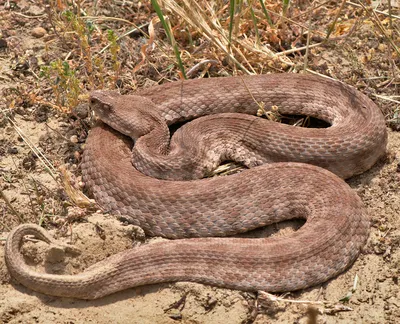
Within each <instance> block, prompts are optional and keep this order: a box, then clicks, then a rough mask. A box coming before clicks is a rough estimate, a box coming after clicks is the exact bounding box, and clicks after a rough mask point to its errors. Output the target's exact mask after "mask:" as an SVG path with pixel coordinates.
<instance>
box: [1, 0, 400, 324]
mask: <svg viewBox="0 0 400 324" xmlns="http://www.w3.org/2000/svg"><path fill="white" fill-rule="evenodd" d="M16 3H17V5H15V3H14V2H12V3H11V7H10V4H9V2H8V1H0V5H1V6H3V7H4V8H5V10H4V12H3V13H0V15H1V16H0V17H1V19H2V20H1V27H2V33H3V35H2V38H1V37H0V66H1V68H0V91H2V93H3V96H2V101H1V102H0V105H1V109H2V110H4V112H6V111H7V114H8V115H7V116H9V117H10V118H12V120H13V121H14V123H15V125H17V126H18V129H19V130H20V131H21V132H22V134H23V135H21V134H20V133H18V131H17V130H18V129H17V127H14V126H13V125H12V124H11V122H10V121H9V120H8V119H7V118H6V115H4V116H2V115H0V128H1V129H0V175H1V177H0V189H1V192H2V194H3V195H4V197H5V198H6V199H7V201H8V203H6V202H5V200H0V239H1V241H0V323H176V322H180V323H399V321H400V287H399V269H400V217H399V216H400V186H399V184H400V156H399V153H398V152H400V133H399V132H398V131H396V128H397V130H398V129H399V128H400V126H399V124H396V121H395V122H393V121H391V122H390V123H388V125H389V124H390V126H391V128H389V127H388V132H389V144H388V154H387V157H386V158H385V159H382V161H379V162H378V163H377V165H376V166H374V167H373V168H372V169H371V170H369V171H368V172H366V173H364V174H362V175H360V176H357V177H354V178H352V179H350V180H349V181H348V183H349V185H350V186H351V187H352V188H353V189H354V190H355V191H357V193H358V194H359V195H360V197H361V198H362V200H363V201H364V203H365V206H366V208H367V209H368V212H369V215H370V217H371V220H372V222H371V224H372V226H371V234H370V238H369V240H368V243H367V245H366V247H365V248H364V250H363V252H362V254H361V255H360V257H359V258H358V259H357V261H356V262H355V263H354V265H353V266H352V267H351V268H350V269H348V270H347V271H346V272H344V273H343V274H341V275H339V276H338V277H337V278H335V279H333V280H330V281H329V282H327V283H325V284H323V285H320V286H317V287H313V288H311V289H307V290H304V291H300V292H294V293H288V294H285V295H281V296H278V297H279V298H281V299H283V300H281V299H279V300H278V301H273V300H271V298H272V297H268V296H267V295H266V294H265V293H263V292H258V293H243V292H240V291H233V290H228V289H221V288H214V287H209V286H204V285H200V284H195V283H171V284H162V285H152V286H145V287H139V288H133V289H129V290H126V291H123V292H119V293H116V294H113V295H111V296H107V297H105V298H101V299H100V300H96V301H84V300H83V301H82V300H75V299H69V298H57V297H51V296H46V295H43V294H40V293H36V292H33V291H31V290H29V289H27V288H25V287H23V286H21V285H20V284H18V283H17V282H16V281H15V280H13V279H12V278H10V276H9V274H8V271H7V268H6V265H5V263H4V257H3V254H4V248H3V247H4V242H5V239H6V237H7V234H8V232H9V231H10V229H12V228H13V227H14V226H16V225H18V224H19V223H22V222H34V223H39V222H40V223H41V224H43V225H44V226H45V227H46V228H47V229H49V230H50V233H51V234H52V235H54V236H55V237H57V239H60V240H61V241H63V242H68V243H73V244H75V246H77V247H79V248H80V249H81V251H82V253H81V255H79V256H66V257H65V258H64V259H62V260H61V261H60V260H58V262H55V261H54V260H52V259H51V258H49V257H48V256H46V251H47V245H46V244H44V243H42V242H35V241H33V242H32V241H29V242H26V243H25V244H24V245H23V247H22V253H23V255H24V256H25V258H26V262H27V263H28V264H29V265H31V266H32V267H33V268H34V269H36V270H37V271H47V272H53V273H69V274H75V273H78V272H80V271H82V270H83V269H85V268H87V267H88V266H90V265H92V264H94V263H95V262H97V261H99V260H102V259H104V258H106V257H108V256H110V255H113V254H115V253H117V252H119V251H123V250H126V249H128V248H138V246H139V245H141V244H148V243H149V242H150V243H151V242H152V241H154V240H159V239H157V238H145V239H144V238H143V235H142V233H141V232H140V229H138V228H136V227H133V226H132V225H126V224H124V223H122V222H120V221H118V220H117V219H115V217H113V216H112V215H105V214H102V213H101V212H100V211H98V212H95V213H92V212H89V211H87V210H84V209H80V208H78V207H74V205H73V204H72V203H71V198H70V197H69V196H68V195H67V194H66V191H65V187H64V186H62V184H61V181H60V178H59V176H58V177H57V178H56V180H55V179H53V178H52V176H51V175H50V174H49V173H48V172H47V171H46V168H45V167H44V166H43V164H42V163H41V162H40V160H39V159H38V158H37V156H36V155H35V154H33V153H32V151H31V149H30V147H29V145H28V144H27V141H26V140H24V139H23V138H22V137H24V138H26V139H29V141H30V142H31V144H32V145H33V146H35V147H37V148H39V149H40V150H41V151H42V152H43V153H44V154H45V156H46V157H47V158H48V159H49V160H50V162H51V163H52V164H53V165H54V166H55V167H58V166H60V165H64V164H66V165H67V168H68V169H69V170H70V171H71V172H72V173H74V176H72V178H71V179H70V181H75V182H76V184H77V186H78V187H79V181H80V178H79V162H80V156H81V153H82V150H83V148H84V141H85V138H86V135H87V130H88V129H89V119H88V117H87V105H86V104H85V102H84V100H82V104H81V105H79V106H78V108H76V109H75V110H74V111H73V112H72V113H67V114H63V113H61V112H60V111H58V110H57V109H52V108H49V107H48V105H44V104H43V102H44V101H45V99H46V100H50V99H49V98H50V97H51V96H54V95H53V94H52V92H51V91H52V87H51V84H50V83H48V80H47V81H46V80H42V79H40V76H39V66H40V65H45V64H46V62H47V63H48V62H49V60H51V59H50V58H49V56H50V57H51V58H53V59H54V57H55V56H57V55H59V54H57V53H59V52H54V53H51V50H50V54H49V49H48V48H47V47H48V46H50V45H51V42H52V41H53V39H54V38H52V37H51V35H53V33H52V26H51V24H49V22H48V20H47V18H46V17H47V16H46V13H45V11H44V9H43V5H41V6H40V5H38V6H37V5H35V4H34V3H33V2H29V1H20V2H18V1H17V2H16ZM135 3H136V2H135ZM13 4H14V5H15V6H14V5H13ZM13 6H14V7H13ZM108 14H109V15H110V12H108ZM114 14H115V15H117V14H118V13H114ZM396 22H398V20H397V21H396ZM37 27H41V28H43V30H44V31H42V30H36V32H38V33H39V34H40V32H43V33H44V34H43V35H38V34H35V33H33V30H34V29H35V28H37ZM397 28H399V24H397ZM370 29H372V28H371V25H369V26H367V27H366V28H363V27H361V28H360V29H358V30H357V33H356V34H355V35H354V36H352V38H349V39H347V40H346V42H344V43H340V42H338V43H334V44H330V45H329V46H325V47H323V48H320V49H316V50H315V51H314V52H312V53H310V63H309V65H310V68H312V69H314V70H316V71H318V72H319V73H324V74H327V75H330V76H332V77H335V78H337V79H340V80H342V81H345V82H348V83H350V84H353V85H354V86H357V87H358V88H359V89H360V90H361V91H363V92H364V93H366V94H367V95H370V97H371V98H372V99H373V100H377V99H376V96H374V95H373V94H380V95H386V96H393V95H396V94H397V95H398V93H399V91H398V90H399V87H400V83H399V78H398V75H397V78H396V76H393V75H391V73H392V72H391V71H392V70H391V69H392V68H393V66H392V65H393V64H394V65H396V64H399V58H398V57H397V59H388V56H387V48H388V45H387V43H385V40H384V39H383V37H378V36H376V33H375V32H373V31H371V30H370ZM398 39H399V38H397V40H398ZM139 41H140V39H139V40H138V39H132V40H130V39H129V40H126V43H124V46H126V47H127V48H128V49H129V48H131V46H133V45H132V43H129V42H139ZM136 48H137V47H136ZM371 48H374V49H375V52H374V53H372V54H371V51H370V49H371ZM58 50H59V51H60V49H58ZM125 50H127V49H125ZM135 51H136V52H135V54H134V55H136V56H137V57H136V60H137V61H138V60H139V58H140V55H139V49H137V50H135ZM355 52H356V53H357V55H360V56H363V57H364V56H367V55H375V57H374V58H373V59H371V58H370V59H368V57H367V58H365V57H364V59H358V58H355V59H354V55H356V54H355ZM154 56H155V57H156V56H157V55H154ZM293 59H294V60H296V59H297V58H296V57H294V58H293ZM354 62H356V63H354ZM23 63H26V64H27V65H28V67H26V66H25V67H24V65H23ZM125 63H126V62H125ZM126 64H127V63H126ZM163 64H166V63H165V62H164V63H163ZM144 69H145V71H146V73H147V74H143V75H144V76H143V78H142V79H140V78H139V79H138V80H139V81H138V84H139V86H141V85H143V84H146V82H147V81H148V80H154V79H156V80H157V81H159V78H157V77H155V76H154V75H152V74H151V71H152V70H151V69H147V70H146V67H145V68H144ZM360 69H361V70H360ZM355 71H357V73H355ZM360 71H361V72H360ZM393 71H397V72H398V69H397V70H396V69H395V70H393ZM128 72H129V71H128ZM128 72H127V73H128ZM214 72H215V71H214ZM129 73H131V72H129ZM355 75H356V77H354V76H355ZM382 76H383V77H382ZM374 77H377V78H378V77H379V78H381V77H382V78H381V79H379V78H378V79H374ZM385 77H386V78H387V79H389V80H391V82H387V83H384V84H383V83H382V84H379V83H380V82H382V80H383V81H385V80H386V78H385ZM143 80H146V82H144V81H143ZM371 80H372V81H371ZM46 82H47V83H46ZM125 91H126V92H129V87H125ZM28 93H31V94H34V95H35V96H41V97H40V98H36V100H32V97H29V96H28V95H27V94H28ZM10 94H11V95H10ZM13 94H14V96H13ZM15 94H17V95H16V96H15ZM46 94H47V97H46ZM21 98H23V99H21ZM27 98H28V99H29V98H30V99H29V100H28V99H27ZM393 98H394V97H393ZM397 100H398V97H397ZM376 103H377V104H378V106H379V107H380V108H381V109H382V111H383V112H384V114H385V116H386V117H387V119H388V121H389V120H390V119H393V117H395V116H396V115H395V114H394V112H395V109H396V107H397V109H399V104H398V103H397V104H396V103H394V102H393V101H390V102H389V101H386V100H378V101H376ZM8 108H11V111H8ZM397 122H398V123H399V121H397ZM56 170H57V169H56ZM56 175H59V171H56ZM75 176H76V179H75ZM10 206H11V207H12V208H13V209H14V210H15V212H13V211H12V210H11V207H10ZM293 226H294V225H293V224H284V225H282V226H278V227H272V228H269V229H267V230H268V231H270V232H272V233H275V234H273V235H277V234H276V232H279V229H280V228H281V227H283V228H284V229H286V228H287V227H289V228H290V227H293ZM282 232H283V233H284V232H285V230H283V231H280V232H279V234H278V235H282ZM356 277H358V282H357V285H356V287H355V289H354V290H353V291H352V288H353V285H354V282H355V280H356V279H355V278H356ZM346 296H347V298H345V299H347V300H345V301H343V298H344V297H346ZM286 300H290V301H295V303H293V302H288V301H286Z"/></svg>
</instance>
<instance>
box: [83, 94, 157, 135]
mask: <svg viewBox="0 0 400 324" xmlns="http://www.w3.org/2000/svg"><path fill="white" fill-rule="evenodd" d="M89 100H90V108H91V109H92V110H93V111H94V112H95V114H96V115H97V116H98V118H100V119H101V120H102V121H103V122H104V123H106V124H107V125H108V126H110V127H112V128H114V129H115V130H117V131H119V132H120V133H122V134H124V135H127V136H129V137H131V138H132V139H133V140H137V139H138V138H139V137H141V136H143V135H145V134H148V133H150V132H151V131H152V130H153V129H154V128H156V127H157V126H159V125H160V124H161V123H163V120H162V118H161V117H160V116H158V114H157V113H156V109H155V105H154V103H153V102H152V101H151V100H150V99H148V98H145V97H142V96H135V95H120V94H119V93H118V92H116V91H105V90H96V91H92V92H91V93H90V99H89Z"/></svg>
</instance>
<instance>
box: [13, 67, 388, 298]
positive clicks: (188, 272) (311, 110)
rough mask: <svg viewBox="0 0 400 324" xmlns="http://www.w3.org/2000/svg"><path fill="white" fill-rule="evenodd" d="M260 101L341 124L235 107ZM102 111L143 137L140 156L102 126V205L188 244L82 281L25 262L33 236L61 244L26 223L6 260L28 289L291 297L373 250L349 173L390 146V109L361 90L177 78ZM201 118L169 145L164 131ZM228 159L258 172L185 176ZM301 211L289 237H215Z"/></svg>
mask: <svg viewBox="0 0 400 324" xmlns="http://www.w3.org/2000/svg"><path fill="white" fill-rule="evenodd" d="M260 104H261V105H263V106H264V107H265V108H266V109H267V108H269V107H271V106H277V107H278V108H279V112H280V113H283V114H295V115H310V116H314V117H317V118H319V119H322V120H325V121H326V122H329V123H330V124H331V127H329V128H324V129H305V128H299V127H292V126H288V125H283V124H279V123H273V122H271V121H268V120H265V119H261V118H257V117H254V116H247V115H243V114H240V115H239V114H237V112H239V113H248V114H252V115H255V113H256V111H257V109H259V105H260ZM91 105H92V106H93V107H94V109H95V110H96V112H97V113H98V114H99V115H100V117H101V118H102V119H103V121H105V122H106V123H108V124H109V125H111V126H112V127H114V128H117V129H118V130H119V131H120V132H122V133H124V134H126V135H129V136H131V137H132V138H133V139H134V140H135V147H134V149H133V152H132V151H131V149H132V141H131V140H130V139H129V138H127V137H126V136H124V135H122V134H121V133H120V132H118V131H116V130H113V129H112V128H111V127H110V126H107V125H105V124H103V123H100V124H98V125H97V127H95V128H94V129H92V130H91V132H90V134H89V137H88V139H87V145H86V149H85V153H84V158H83V163H82V173H83V177H84V181H85V182H86V183H87V185H88V187H89V188H90V189H91V191H92V192H93V195H94V197H95V199H96V201H97V202H98V203H99V204H100V205H101V206H102V207H103V208H104V209H106V210H108V211H110V212H112V213H114V214H119V215H123V216H124V217H125V218H127V219H129V220H130V222H131V223H133V224H136V225H139V226H141V227H142V228H143V229H144V230H145V232H146V233H147V234H148V235H158V236H163V237H167V238H173V239H176V238H186V239H182V240H171V241H168V242H160V243H155V244H149V245H145V246H141V247H140V248H134V249H131V250H129V251H125V252H122V253H119V254H117V255H114V256H112V257H110V258H108V259H105V260H104V261H102V262H99V263H97V264H95V265H93V266H91V267H90V268H88V269H87V270H85V271H84V272H82V273H81V274H78V275H74V276H69V275H53V274H39V273H36V272H34V271H32V270H30V269H29V267H27V266H26V265H25V263H24V261H23V258H22V256H21V254H20V252H19V248H20V245H21V242H22V238H23V236H24V235H27V234H34V235H35V234H37V235H38V236H39V237H40V238H43V239H45V240H47V241H50V240H51V238H48V237H47V236H46V235H47V234H46V233H45V232H44V231H43V230H42V229H40V228H37V227H34V226H32V225H22V226H21V227H17V228H16V229H15V230H13V231H12V232H11V234H10V236H9V238H8V240H7V244H6V262H7V265H8V268H9V271H10V273H11V274H12V275H13V276H14V277H15V278H16V279H17V280H18V281H19V282H21V283H22V284H24V285H25V286H27V287H30V288H31V289H33V290H36V291H40V292H42V293H46V294H50V295H57V296H68V297H76V298H86V299H93V298H99V297H101V296H104V295H107V294H110V293H113V292H116V291H119V290H122V289H125V288H129V287H134V286H139V285H145V284H151V283H159V282H169V281H196V282H201V283H206V284H210V285H217V286H223V287H229V288H235V289H241V290H249V291H251V290H253V291H254V290H267V291H270V292H274V291H275V292H276V291H290V290H297V289H302V288H306V287H309V286H312V285H316V284H319V283H322V282H324V281H326V280H328V279H330V278H332V277H334V276H336V275H337V274H339V273H340V272H342V271H343V270H344V269H346V268H347V267H348V266H349V265H350V264H351V263H352V262H353V261H354V260H355V259H356V257H357V255H358V254H359V252H360V249H361V248H362V246H363V245H364V244H365V241H366V239H367V237H368V232H369V222H368V217H367V215H366V211H365V209H364V207H363V205H362V203H361V200H360V198H359V197H358V196H357V194H356V193H355V192H353V191H352V190H351V189H350V188H349V186H348V185H347V184H346V183H345V182H344V181H343V180H342V179H340V178H339V177H338V176H340V177H342V178H348V177H350V176H352V175H354V174H358V173H361V172H363V171H365V170H367V169H368V168H370V167H371V166H372V165H373V164H374V163H375V162H376V161H377V159H379V157H381V156H382V155H383V154H384V152H385V148H386V142H387V134H386V128H385V122H384V118H383V116H382V114H381V112H380V111H379V109H378V108H377V107H376V105H375V104H374V103H373V102H372V101H371V100H369V99H368V98H367V97H366V96H364V95H363V94H361V93H360V92H358V91H356V90H355V89H353V88H351V87H349V86H346V85H344V84H342V83H340V82H335V81H330V80H327V79H322V78H319V77H314V76H309V75H295V74H281V75H262V76H251V77H243V78H237V77H236V78H235V77H233V78H214V79H202V80H192V81H184V82H174V83H170V84H167V85H163V86H158V87H153V88H150V89H147V90H143V91H141V92H139V93H137V94H136V95H135V96H119V95H115V94H113V93H109V92H94V93H93V94H92V96H91ZM131 113H132V114H133V117H130V116H132V115H131ZM218 113H220V115H215V114H218ZM201 116H203V117H201ZM196 117H201V118H199V119H197V120H194V121H193V122H191V123H188V124H186V125H184V126H183V127H182V129H180V130H177V131H176V132H175V133H174V134H173V136H172V138H171V139H170V137H169V129H168V127H167V126H170V125H172V124H174V123H177V122H183V121H186V120H192V119H194V118H196ZM185 140H189V141H185ZM227 159H230V160H231V159H232V160H236V161H239V162H241V163H243V164H245V165H247V166H249V167H250V168H251V169H250V170H245V171H243V172H241V173H239V174H235V175H231V176H228V177H215V178H208V179H198V180H192V181H181V180H179V179H196V178H199V177H202V176H203V175H204V174H207V173H208V172H209V171H210V170H211V169H212V168H214V167H215V166H216V165H218V164H219V163H220V162H221V161H224V160H227ZM210 161H211V162H210ZM289 161H292V162H289ZM268 162H278V163H268ZM299 162H301V163H299ZM132 163H133V164H134V165H135V168H134V167H133V166H132ZM263 163H267V164H264V165H261V166H257V165H260V164H263ZM305 163H309V164H305ZM312 164H314V165H312ZM254 166H257V167H254ZM253 167H254V168H253ZM321 167H324V168H326V169H328V170H330V171H328V170H326V169H322V168H321ZM138 170H140V171H138ZM332 172H333V173H336V175H335V174H333V173H332ZM337 175H338V176H337ZM165 179H169V180H165ZM293 218H302V219H305V220H306V223H305V225H304V226H303V227H302V228H301V229H300V230H298V231H296V232H295V233H293V234H291V235H288V236H285V237H272V238H257V239H256V238H211V237H210V236H227V235H232V234H237V233H242V232H245V231H248V230H252V229H255V228H257V227H260V226H265V225H268V224H272V223H275V222H280V221H283V220H287V219H293ZM46 237H47V238H46ZM193 237H194V238H193Z"/></svg>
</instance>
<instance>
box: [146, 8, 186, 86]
mask: <svg viewBox="0 0 400 324" xmlns="http://www.w3.org/2000/svg"><path fill="white" fill-rule="evenodd" d="M151 4H152V6H153V8H154V10H155V11H156V13H157V16H158V18H160V21H161V24H162V26H163V28H164V30H165V32H166V34H167V36H168V39H169V41H170V43H171V45H172V48H173V49H174V53H175V57H176V59H177V61H178V66H179V69H180V70H181V72H182V75H183V77H184V78H185V79H186V73H185V68H184V66H183V63H182V59H181V53H180V52H179V49H178V45H177V43H176V41H175V37H174V35H173V33H172V31H171V27H170V24H169V21H168V22H167V20H166V19H165V18H164V14H163V12H162V10H161V8H160V6H159V4H158V2H157V0H151Z"/></svg>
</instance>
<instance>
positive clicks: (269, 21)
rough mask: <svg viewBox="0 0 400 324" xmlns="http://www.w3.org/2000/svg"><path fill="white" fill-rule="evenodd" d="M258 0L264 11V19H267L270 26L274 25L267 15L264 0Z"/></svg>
mask: <svg viewBox="0 0 400 324" xmlns="http://www.w3.org/2000/svg"><path fill="white" fill-rule="evenodd" d="M259 1H260V4H261V8H262V10H263V12H264V16H265V19H267V22H268V25H270V26H271V27H274V23H273V22H272V19H271V16H270V15H269V13H268V11H267V8H265V4H264V1H262V0H259Z"/></svg>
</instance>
